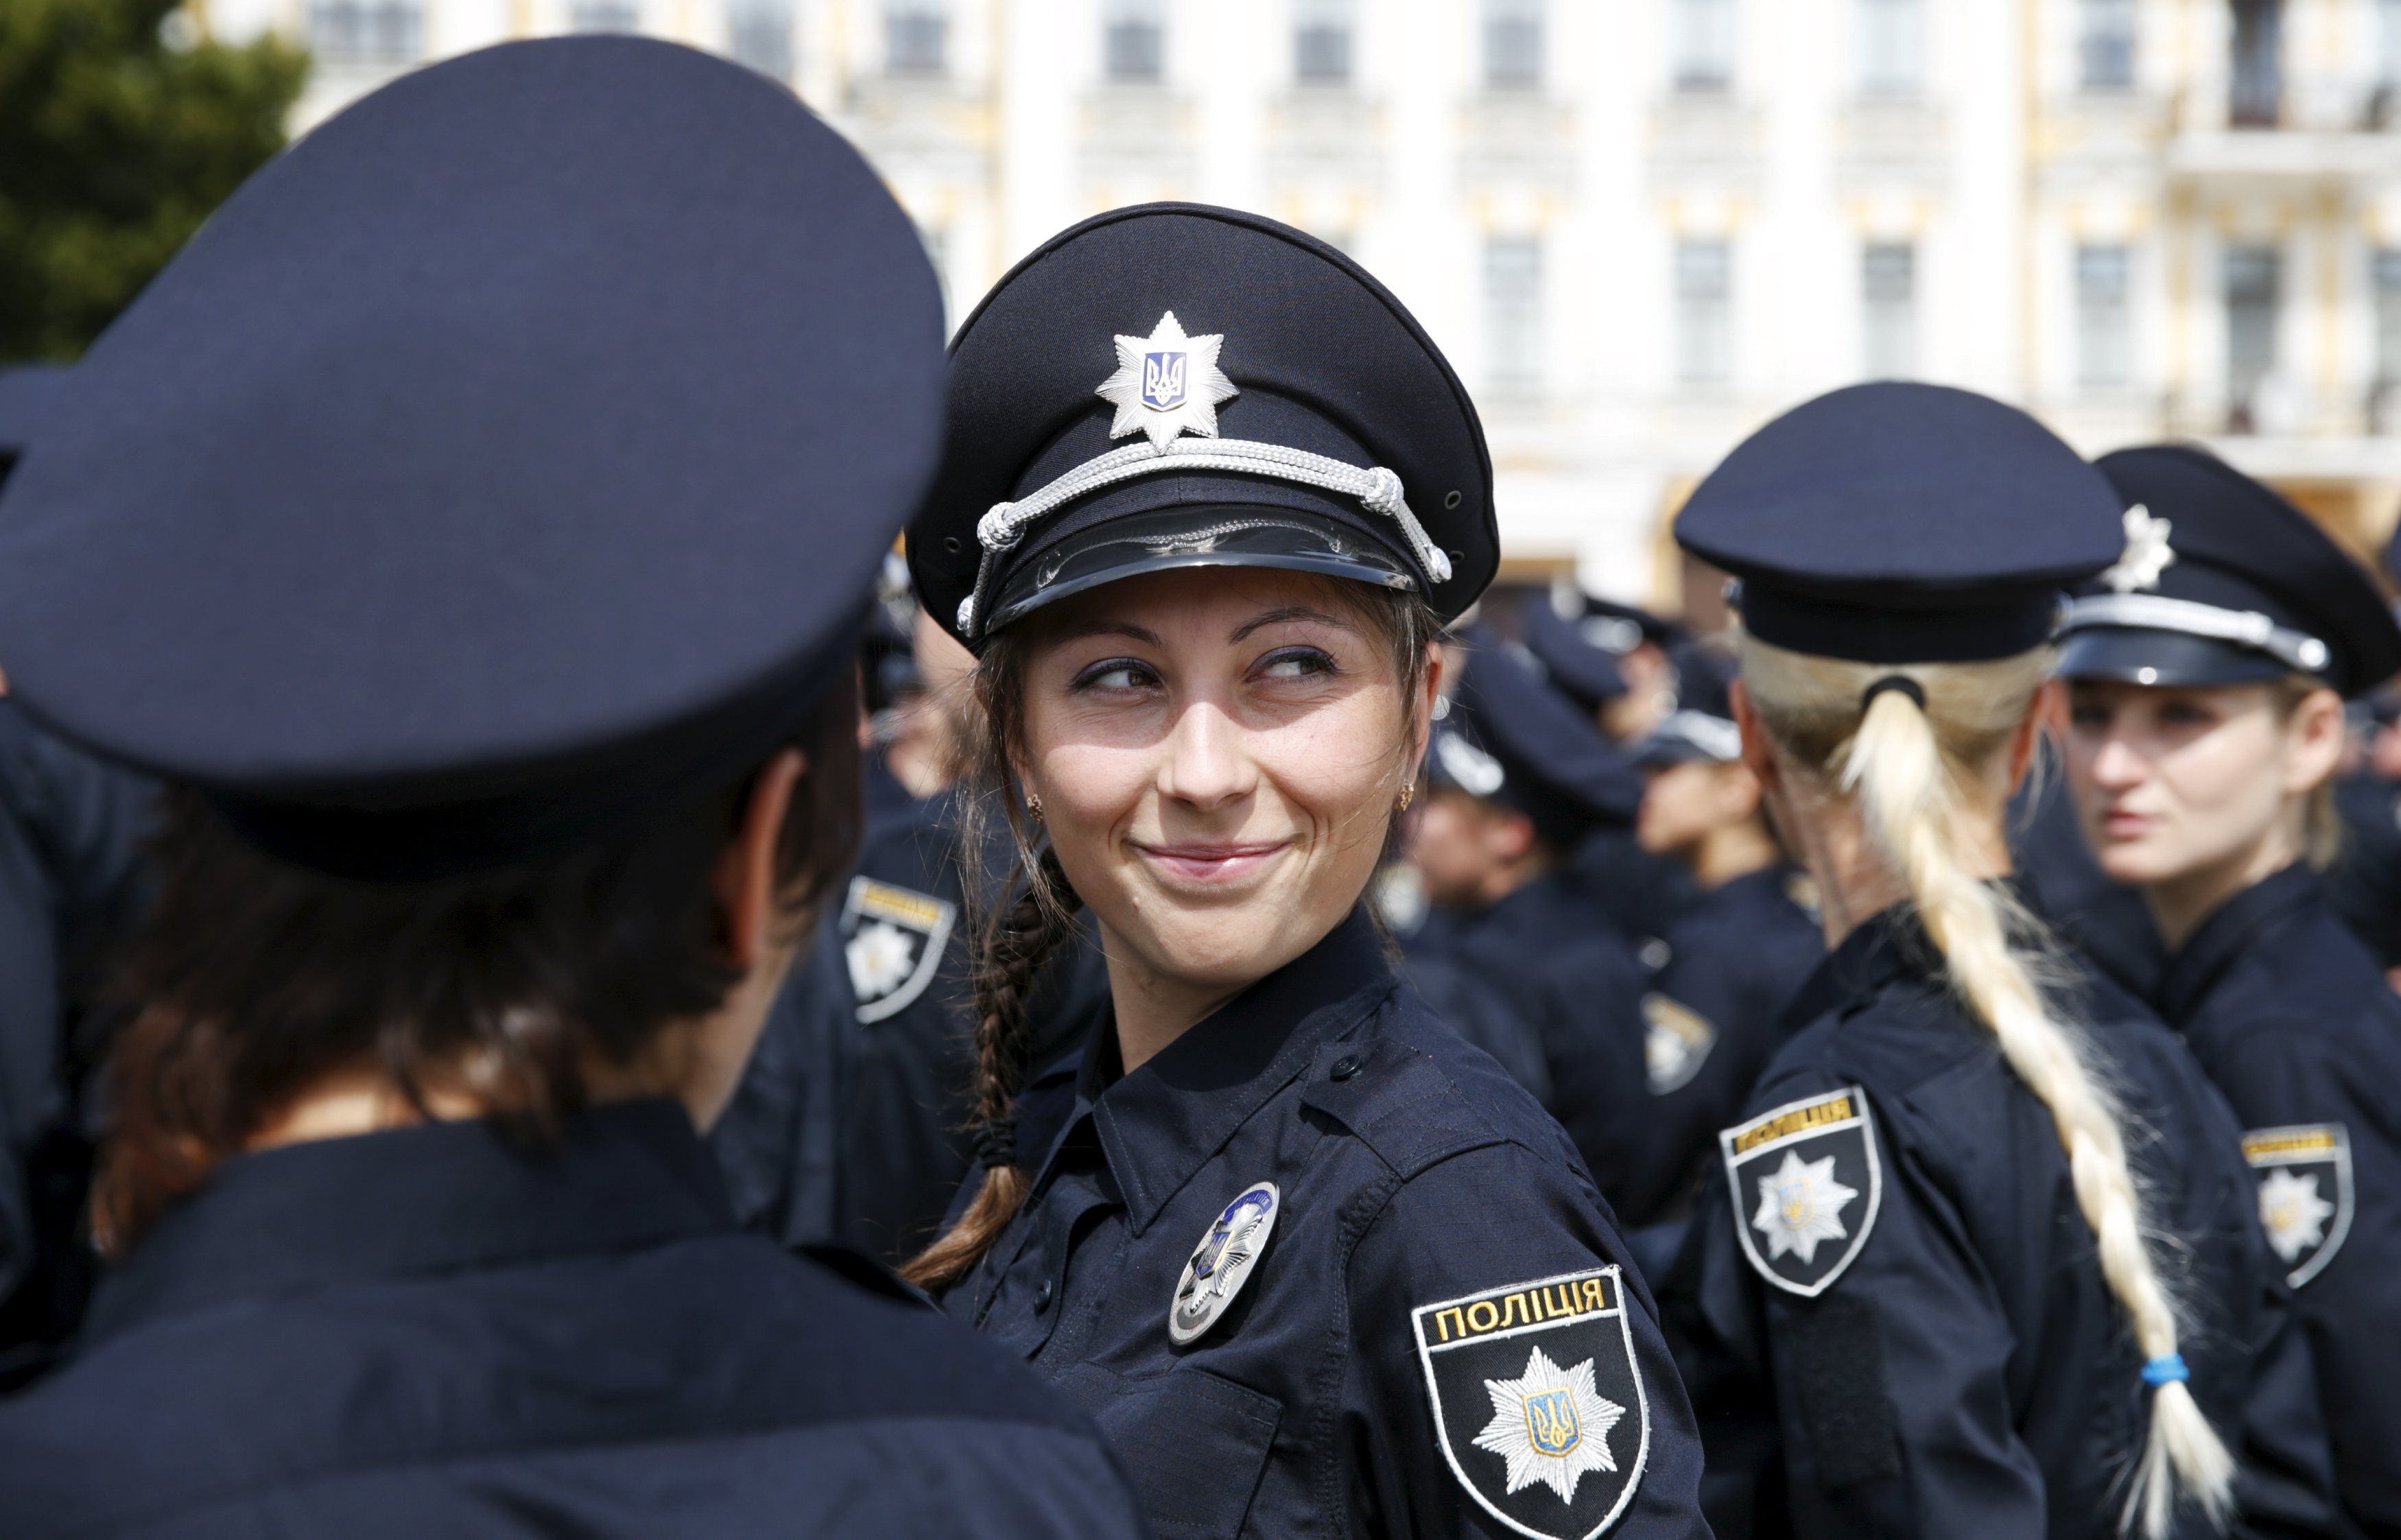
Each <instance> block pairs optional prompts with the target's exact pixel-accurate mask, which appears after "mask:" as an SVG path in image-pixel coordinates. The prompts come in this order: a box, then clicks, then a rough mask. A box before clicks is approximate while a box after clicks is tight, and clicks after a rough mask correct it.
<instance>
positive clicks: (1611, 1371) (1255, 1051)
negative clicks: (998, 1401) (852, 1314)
mask: <svg viewBox="0 0 2401 1540" xmlns="http://www.w3.org/2000/svg"><path fill="white" fill-rule="evenodd" d="M1115 1064H1116V1040H1115V1035H1114V1033H1112V1032H1102V1033H1099V1034H1096V1035H1095V1037H1094V1038H1093V1041H1092V1043H1091V1047H1090V1049H1089V1050H1088V1052H1087V1055H1086V1058H1085V1060H1084V1062H1083V1064H1082V1066H1081V1068H1080V1070H1079V1079H1078V1082H1077V1103H1076V1107H1075V1110H1074V1113H1073V1115H1072V1117H1071V1118H1070V1120H1069V1121H1068V1122H1067V1124H1066V1125H1065V1127H1064V1128H1063V1130H1062V1132H1061V1133H1060V1134H1059V1135H1058V1137H1057V1138H1056V1140H1055V1141H1054V1142H1053V1144H1052V1145H1051V1147H1050V1151H1049V1153H1048V1155H1047V1157H1046V1158H1045V1159H1043V1160H1042V1161H1041V1162H1040V1164H1039V1166H1038V1169H1037V1170H1036V1174H1035V1176H1034V1184H1033V1188H1032V1191H1031V1197H1030V1198H1029V1200H1028V1202H1027V1204H1026V1206H1025V1208H1024V1209H1023V1210H1022V1213H1021V1214H1020V1216H1019V1217H1018V1218H1017V1220H1016V1221H1015V1222H1014V1224H1012V1226H1011V1227H1010V1228H1009V1229H1008V1231H1007V1232H1006V1233H1004V1234H1003V1235H1002V1237H1001V1238H1000V1240H999V1242H998V1244H996V1245H995V1247H994V1248H993V1249H992V1251H991V1252H990V1253H989V1254H988V1255H987V1256H986V1257H985V1258H984V1259H983V1261H982V1262H981V1264H980V1265H979V1266H978V1268H977V1269H976V1270H975V1271H974V1272H971V1273H969V1274H968V1275H967V1277H966V1278H965V1279H963V1280H961V1281H960V1283H959V1284H958V1285H957V1286H954V1288H953V1289H952V1290H951V1291H950V1292H949V1294H948V1295H947V1296H946V1298H945V1300H944V1303H945V1306H946V1308H948V1309H949V1310H950V1311H952V1312H953V1313H955V1314H956V1315H958V1316H959V1317H960V1318H962V1319H965V1320H968V1321H972V1322H974V1323H975V1324H976V1325H977V1326H978V1327H979V1328H980V1329H981V1330H983V1331H984V1332H986V1333H988V1334H990V1335H991V1336H992V1337H993V1338H994V1339H995V1341H998V1342H1000V1343H1001V1344H1002V1345H1003V1346H1005V1347H1007V1348H1008V1349H1009V1350H1011V1351H1012V1352H1014V1353H1016V1354H1022V1355H1023V1357H1024V1358H1025V1359H1026V1360H1027V1361H1028V1362H1030V1363H1031V1364H1032V1365H1033V1366H1034V1367H1035V1368H1036V1370H1037V1371H1038V1372H1039V1373H1041V1374H1043V1375H1044V1376H1045V1377H1047V1378H1049V1379H1050V1380H1052V1381H1053V1382H1055V1383H1057V1384H1058V1386H1059V1387H1060V1388H1061V1389H1062V1390H1063V1391H1064V1392H1066V1394H1067V1395H1068V1396H1069V1397H1070V1398H1071V1399H1072V1400H1074V1401H1075V1402H1076V1403H1077V1404H1078V1405H1079V1406H1081V1407H1082V1408H1084V1409H1086V1410H1088V1411H1090V1412H1091V1414H1092V1416H1093V1417H1094V1419H1095V1420H1096V1421H1098V1422H1099V1423H1100V1424H1101V1427H1102V1430H1103V1432H1104V1434H1105V1435H1106V1436H1107V1437H1109V1439H1110V1441H1111V1442H1112V1443H1113V1444H1114V1445H1115V1446H1116V1447H1117V1449H1118V1452H1119V1454H1120V1455H1121V1456H1122V1457H1123V1459H1124V1462H1125V1464H1126V1466H1127V1469H1128V1470H1129V1471H1130V1472H1131V1474H1132V1478H1133V1480H1134V1484H1135V1486H1136V1489H1137V1491H1138V1492H1140V1494H1141V1496H1142V1499H1143V1502H1144V1506H1145V1507H1146V1510H1147V1511H1148V1513H1149V1516H1150V1519H1151V1521H1152V1523H1153V1524H1154V1525H1155V1526H1156V1527H1157V1528H1158V1529H1159V1532H1160V1533H1166V1534H1176V1535H1187V1536H1193V1537H1196V1540H1198V1537H1201V1536H1232V1535H1236V1534H1245V1535H1285V1534H1295V1533H1319V1534H1376V1535H1458V1534H1479V1535H1495V1536H1500V1535H1521V1534H1532V1535H1546V1536H1557V1537H1561V1540H1565V1537H1569V1536H1583V1535H1586V1534H1592V1533H1603V1532H1606V1533H1612V1534H1625V1535H1640V1536H1652V1535H1665V1534H1677V1535H1684V1534H1699V1533H1704V1532H1703V1530H1702V1526H1701V1524H1700V1520H1699V1519H1698V1516H1697V1510H1696V1508H1695V1506H1694V1490H1695V1483H1696V1482H1697V1480H1698V1478H1699V1475H1700V1464H1699V1444H1698V1438H1697V1435H1696V1433H1695V1431H1694V1426H1693V1423H1692V1418H1691V1412H1690V1409H1689V1408H1688V1407H1687V1405H1686V1403H1685V1400H1684V1396H1683V1393H1682V1390H1681V1386H1680V1384H1679V1383H1678V1382H1677V1379H1676V1376H1675V1373H1674V1370H1673V1368H1672V1367H1671V1366H1670V1364H1669V1361H1668V1358H1667V1350H1666V1346H1665V1343H1664V1341H1663V1339H1662V1338H1661V1335H1660V1333H1659V1329H1658V1326H1657V1322H1656V1316H1655V1313H1654V1310H1653V1304H1652V1301H1651V1299H1650V1296H1649V1294H1648V1292H1647V1291H1646V1290H1645V1289H1644V1287H1643V1286H1642V1285H1641V1284H1640V1282H1639V1281H1638V1280H1636V1279H1635V1278H1634V1277H1633V1276H1632V1275H1631V1273H1630V1272H1628V1271H1627V1270H1626V1268H1625V1266H1624V1258H1625V1253H1624V1249H1623V1246H1622V1244H1621V1242H1620V1240H1619V1238H1618V1236H1617V1233H1616V1231H1615V1230H1614V1228H1613V1226H1612V1222H1611V1220H1610V1219H1609V1217H1607V1213H1606V1211H1605V1209H1604V1208H1603V1207H1602V1206H1601V1204H1600V1203H1599V1202H1598V1198H1597V1196H1596V1194H1595V1193H1594V1191H1593V1189H1592V1188H1591V1185H1590V1183H1589V1182H1588V1180H1587V1179H1586V1178H1585V1176H1584V1174H1583V1172H1582V1171H1581V1170H1580V1168H1579V1166H1578V1162H1577V1161H1576V1158H1575V1155H1574V1152H1573V1151H1572V1149H1571V1148H1569V1147H1568V1145H1567V1144H1566V1142H1565V1140H1564V1139H1563V1138H1562V1137H1561V1135H1560V1134H1559V1131H1558V1129H1557V1125H1556V1124H1554V1123H1553V1122H1552V1121H1550V1120H1549V1119H1548V1118H1546V1117H1544V1115H1543V1113H1542V1112H1541V1110H1540V1109H1539V1108H1538V1107H1535V1106H1534V1104H1533V1102H1532V1099H1531V1098H1530V1097H1529V1096H1527V1095H1526V1094H1525V1093H1524V1092H1523V1091H1522V1090H1520V1089H1519V1088H1518V1087H1516V1085H1515V1084H1513V1083H1512V1082H1510V1081H1508V1080H1507V1079H1505V1078H1503V1077H1502V1075H1501V1074H1500V1073H1499V1072H1498V1071H1497V1070H1496V1069H1495V1068H1494V1066H1492V1064H1491V1062H1490V1061H1489V1060H1488V1059H1486V1058H1485V1057H1484V1056H1483V1055H1481V1054H1479V1053H1476V1052H1473V1051H1472V1050H1469V1049H1467V1048H1466V1047H1465V1046H1464V1045H1463V1044H1461V1042H1460V1041H1459V1039H1458V1038H1455V1037H1454V1036H1452V1035H1451V1034H1450V1033H1449V1032H1448V1031H1447V1029H1446V1028H1444V1027H1443V1026H1441V1025H1440V1024H1437V1023H1436V1022H1434V1020H1433V1019H1432V1018H1431V1017H1430V1016H1429V1015H1428V1014H1427V1012H1426V1011H1425V1010H1424V1008H1423V1006H1422V1004H1421V1003H1420V1001H1419V1000H1418V999H1417V997H1415V996H1414V995H1413V994H1411V993H1410V992H1408V991H1407V990H1406V989H1403V988H1402V987H1400V986H1399V984H1398V982H1397V981H1396V980H1395V979H1394V977H1393V974H1392V972H1391V971H1390V969H1389V968H1388V967H1387V966H1386V964H1385V962H1384V959H1383V955H1382V952H1381V949H1380V947H1379V943H1378V942H1377V940H1376V937H1375V935H1374V932H1373V928H1372V927H1371V926H1370V925H1369V923H1368V922H1367V921H1366V919H1365V916H1364V915H1357V914H1354V915H1353V916H1352V917H1351V919H1350V920H1348V921H1346V922H1345V923H1344V924H1343V925H1341V926H1340V927H1338V928H1337V929H1336V930H1335V931H1334V932H1333V933H1332V934H1331V935H1329V936H1328V937H1327V938H1326V939H1325V940H1324V941H1323V942H1320V943H1319V944H1318V945H1317V946H1316V947H1315V948H1313V949H1312V950H1311V951H1310V952H1309V953H1308V954H1306V955H1304V956H1302V957H1300V958H1299V959H1297V960H1296V961H1295V962H1293V963H1291V964H1288V965H1287V966H1285V967H1284V968H1283V969H1279V970H1278V971H1277V972H1275V973H1273V974H1271V975H1269V977H1268V978H1266V979H1265V980H1263V981H1261V982H1260V983H1257V984H1255V985H1254V986H1252V987H1251V988H1250V989H1249V990H1248V991H1246V992H1245V993H1244V994H1243V995H1242V996H1241V997H1238V998H1237V999H1236V1000H1235V1001H1234V1002H1233V1003H1231V1004H1229V1005H1228V1006H1227V1007H1225V1008H1224V1009H1222V1010H1220V1011H1218V1012H1217V1013H1216V1014H1215V1015H1214V1016H1212V1017H1211V1018H1209V1019H1208V1020H1206V1021H1203V1022H1201V1024H1198V1025H1196V1026H1194V1027H1193V1028H1191V1029H1190V1030H1189V1031H1187V1033H1185V1034H1184V1035H1183V1036H1182V1037H1180V1038H1177V1039H1176V1040H1175V1041H1174V1042H1173V1043H1172V1044H1170V1045H1169V1046H1168V1047H1167V1048H1165V1049H1163V1050H1162V1051H1160V1052H1159V1053H1158V1054H1157V1055H1156V1056H1155V1057H1153V1058H1152V1059H1150V1060H1149V1061H1147V1062H1146V1063H1145V1064H1143V1065H1142V1066H1139V1067H1138V1068H1136V1069H1135V1070H1133V1071H1132V1073H1130V1074H1124V1075H1118V1074H1117V1073H1115V1067H1114V1066H1115ZM1269 1188H1272V1189H1273V1195H1272V1197H1269V1196H1268V1195H1266V1189H1269ZM1254 1203H1271V1204H1272V1208H1273V1215H1274V1217H1273V1222H1272V1228H1271V1229H1270V1230H1269V1231H1268V1232H1267V1234H1266V1236H1265V1240H1264V1244H1263V1246H1260V1247H1259V1248H1258V1249H1257V1250H1256V1251H1255V1252H1250V1251H1248V1249H1247V1248H1249V1247H1250V1246H1252V1245H1253V1244H1255V1241H1254V1239H1253V1237H1254V1236H1255V1234H1256V1231H1255V1227H1251V1228H1245V1229H1244V1230H1242V1232H1241V1233H1240V1234H1239V1235H1237V1236H1235V1237H1234V1238H1233V1240H1232V1242H1231V1243H1230V1249H1229V1245H1228V1243H1226V1242H1224V1241H1222V1240H1214V1239H1213V1238H1215V1237H1218V1236H1220V1233H1221V1231H1222V1229H1223V1227H1226V1226H1228V1225H1234V1224H1238V1223H1241V1222H1242V1221H1243V1219H1244V1217H1245V1216H1251V1215H1255V1212H1256V1210H1255V1207H1254V1206H1253V1205H1254ZM1238 1256H1239V1258H1240V1260H1241V1261H1242V1265H1243V1266H1245V1267H1247V1269H1248V1271H1247V1272H1242V1271H1240V1270H1239V1269H1237V1268H1235V1267H1234V1266H1233V1262H1234V1260H1235V1259H1236V1258H1237V1257H1238ZM1201 1270H1206V1276H1207V1277H1208V1278H1209V1279H1219V1278H1230V1279H1232V1280H1234V1282H1235V1285H1236V1286H1235V1289H1234V1291H1233V1292H1232V1293H1231V1295H1230V1298H1224V1299H1214V1300H1211V1301H1210V1308H1214V1309H1216V1310H1218V1311H1219V1312H1220V1313H1218V1314H1216V1315H1215V1317H1214V1319H1213V1320H1209V1321H1208V1323H1207V1324H1206V1325H1205V1327H1204V1329H1202V1330H1201V1331H1200V1332H1199V1333H1198V1334H1197V1335H1196V1336H1194V1337H1193V1338H1192V1340H1190V1341H1188V1342H1186V1343H1183V1344H1179V1343H1178V1342H1177V1341H1175V1339H1174V1337H1173V1335H1172V1333H1171V1322H1170V1310H1171V1307H1172V1306H1174V1307H1179V1308H1180V1307H1181V1306H1183V1305H1184V1304H1185V1303H1186V1302H1187V1299H1189V1298H1190V1290H1191V1288H1192V1287H1195V1286H1198V1287H1200V1288H1201V1292H1202V1295H1203V1297H1204V1299H1205V1298H1206V1290H1207V1288H1208V1287H1212V1286H1214V1285H1213V1284H1202V1283H1201Z"/></svg>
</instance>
